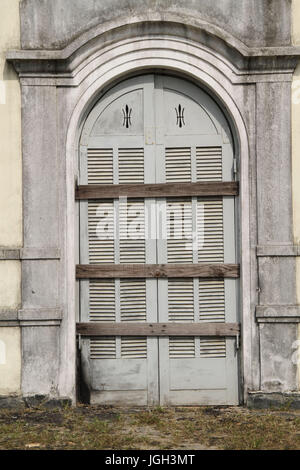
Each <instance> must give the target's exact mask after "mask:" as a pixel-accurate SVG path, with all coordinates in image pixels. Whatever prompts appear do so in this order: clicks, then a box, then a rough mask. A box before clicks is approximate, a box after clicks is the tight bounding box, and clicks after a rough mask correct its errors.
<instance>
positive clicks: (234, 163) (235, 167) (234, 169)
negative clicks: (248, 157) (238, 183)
mask: <svg viewBox="0 0 300 470" xmlns="http://www.w3.org/2000/svg"><path fill="white" fill-rule="evenodd" d="M232 170H233V175H234V176H236V174H237V160H236V158H234V159H233V166H232Z"/></svg>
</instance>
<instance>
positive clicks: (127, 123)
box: [122, 104, 132, 129]
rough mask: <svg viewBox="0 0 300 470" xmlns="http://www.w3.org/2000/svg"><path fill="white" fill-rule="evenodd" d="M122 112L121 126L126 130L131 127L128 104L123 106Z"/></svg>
mask: <svg viewBox="0 0 300 470" xmlns="http://www.w3.org/2000/svg"><path fill="white" fill-rule="evenodd" d="M122 111H123V118H124V119H123V126H125V127H126V129H128V127H130V126H131V112H132V108H129V106H128V104H126V106H125V109H124V108H123V109H122Z"/></svg>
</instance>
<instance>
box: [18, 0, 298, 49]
mask: <svg viewBox="0 0 300 470" xmlns="http://www.w3.org/2000/svg"><path fill="white" fill-rule="evenodd" d="M290 5H291V0H235V1H232V0H217V1H216V0H197V1H195V0H144V1H141V0H84V1H82V0H38V1H37V0H23V1H22V2H21V32H22V35H21V36H22V47H23V48H24V49H60V48H62V47H65V46H66V45H67V44H68V43H69V42H70V41H72V40H73V39H74V38H76V37H77V36H78V35H79V34H81V33H83V32H85V31H88V30H89V29H90V28H92V27H94V26H96V25H98V24H101V23H104V22H105V21H111V20H115V19H119V18H122V16H130V17H136V16H138V15H141V14H143V15H144V14H147V13H150V12H151V13H153V12H158V14H162V13H163V12H168V13H173V14H174V15H178V17H179V18H183V17H184V16H186V17H188V18H189V20H191V18H192V19H193V20H195V21H197V20H200V21H201V20H204V21H207V22H208V23H210V24H212V25H213V26H217V27H219V28H222V29H224V30H225V31H226V32H227V33H229V34H232V35H233V36H235V37H238V38H239V39H240V40H241V41H242V42H243V43H244V44H247V45H249V46H268V45H271V46H276V45H280V46H284V45H289V44H290V40H291V38H290V27H291V23H290V22H291V16H290ZM49 18H53V21H49ZM162 19H163V15H162ZM179 21H180V20H179Z"/></svg>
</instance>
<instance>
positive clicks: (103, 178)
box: [88, 149, 113, 184]
mask: <svg viewBox="0 0 300 470" xmlns="http://www.w3.org/2000/svg"><path fill="white" fill-rule="evenodd" d="M112 183H113V150H112V149H88V184H112Z"/></svg>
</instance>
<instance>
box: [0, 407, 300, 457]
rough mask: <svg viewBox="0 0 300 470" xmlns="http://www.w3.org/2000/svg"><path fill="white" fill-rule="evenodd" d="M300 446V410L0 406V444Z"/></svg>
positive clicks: (193, 447) (16, 446)
mask: <svg viewBox="0 0 300 470" xmlns="http://www.w3.org/2000/svg"><path fill="white" fill-rule="evenodd" d="M4 449H6V450H8V449H9V450H11V449H30V450H34V449H36V450H42V449H46V450H51V449H52V450H58V449H62V450H65V449H70V450H71V449H73V450H74V449H76V450H81V449H98V450H100V449H104V450H109V449H113V450H115V449H116V450H129V449H138V450H142V449H151V450H165V449H166V450H175V449H176V450H184V449H189V450H203V449H210V450H216V449H223V450H229V449H231V450H243V449H247V450H248V449H253V450H255V449H256V450H258V449H263V450H265V449H282V450H283V449H297V450H299V449H300V410H299V411H293V410H290V409H288V408H285V409H276V410H249V409H247V408H243V407H175V408H161V407H156V408H153V409H146V408H130V409H129V408H126V409H125V408H116V407H112V406H86V405H80V406H77V407H76V408H72V407H65V408H61V409H51V410H49V409H46V408H44V407H42V406H41V407H38V408H34V409H33V408H25V409H22V410H11V409H10V410H0V450H4Z"/></svg>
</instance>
